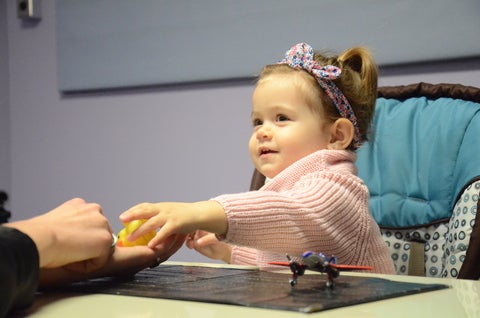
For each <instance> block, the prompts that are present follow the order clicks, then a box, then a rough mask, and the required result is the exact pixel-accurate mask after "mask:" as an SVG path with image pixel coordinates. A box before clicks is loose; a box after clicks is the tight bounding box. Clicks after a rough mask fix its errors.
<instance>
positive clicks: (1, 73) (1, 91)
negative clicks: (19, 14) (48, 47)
mask: <svg viewBox="0 0 480 318" xmlns="http://www.w3.org/2000/svg"><path fill="white" fill-rule="evenodd" d="M6 16H7V1H0V190H10V151H9V149H10V148H9V145H10V121H9V108H8V105H9V101H8V96H9V92H8V89H9V82H8V74H9V72H8V46H7V43H8V42H7V19H6V18H5V17H6Z"/></svg>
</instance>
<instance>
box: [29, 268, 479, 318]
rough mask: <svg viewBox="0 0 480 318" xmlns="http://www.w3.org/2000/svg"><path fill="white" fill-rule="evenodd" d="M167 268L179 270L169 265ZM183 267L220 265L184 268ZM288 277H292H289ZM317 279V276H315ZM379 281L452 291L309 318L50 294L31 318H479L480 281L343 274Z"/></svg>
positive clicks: (147, 300) (163, 301) (194, 304)
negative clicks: (436, 285)
mask: <svg viewBox="0 0 480 318" xmlns="http://www.w3.org/2000/svg"><path fill="white" fill-rule="evenodd" d="M165 264H177V263H176V262H166V263H165ZM181 265H184V266H199V265H200V266H214V267H216V266H221V267H225V266H227V267H228V265H219V264H198V263H181ZM286 273H288V272H287V271H286ZM312 274H315V273H312ZM342 275H353V276H374V277H381V278H386V279H391V280H396V281H405V282H416V283H440V284H446V285H449V286H450V287H451V288H447V289H442V290H437V291H431V292H426V293H420V294H415V295H411V296H403V297H397V298H393V299H387V300H381V301H376V302H371V303H366V304H360V305H354V306H349V307H343V308H339V309H333V310H327V311H323V312H318V313H313V314H305V313H298V312H291V311H281V310H270V309H260V308H249V307H242V306H232V305H221V304H210V303H202V302H192V301H179V300H167V299H154V298H144V297H131V296H119V295H106V294H65V293H60V292H59V293H49V294H46V295H39V297H37V300H36V301H35V303H34V305H33V306H32V308H30V310H29V311H28V313H27V316H28V317H49V318H52V317H53V318H54V317H70V318H75V317H82V318H83V317H91V318H95V317H129V318H136V317H138V318H140V317H141V318H150V317H191V318H202V317H205V318H207V317H211V318H213V317H229V318H230V317H249V318H254V317H262V318H269V317H276V318H283V317H309V318H310V317H311V318H317V317H334V318H335V317H409V316H411V317H435V318H439V317H458V318H461V317H468V318H471V317H480V281H470V280H453V279H435V278H426V277H412V276H394V275H373V274H364V273H342ZM286 277H287V276H286Z"/></svg>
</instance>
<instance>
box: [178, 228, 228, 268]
mask: <svg viewBox="0 0 480 318" xmlns="http://www.w3.org/2000/svg"><path fill="white" fill-rule="evenodd" d="M185 245H186V246H187V247H188V248H190V249H195V250H196V251H197V252H199V253H200V254H202V255H204V256H206V257H208V258H211V259H218V260H222V261H224V262H225V263H227V264H228V263H230V255H231V254H232V247H231V246H230V245H229V244H227V243H223V242H220V241H219V240H218V239H217V237H216V236H215V234H213V233H208V232H205V231H196V232H195V233H192V234H190V235H188V236H187V240H186V241H185Z"/></svg>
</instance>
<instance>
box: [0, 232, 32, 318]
mask: <svg viewBox="0 0 480 318" xmlns="http://www.w3.org/2000/svg"><path fill="white" fill-rule="evenodd" d="M38 278H39V255H38V251H37V247H36V245H35V243H34V242H33V240H32V239H31V238H30V237H29V236H28V235H26V234H24V233H22V232H20V231H18V230H16V229H13V228H9V227H5V226H0V282H2V283H1V284H0V295H1V296H0V317H4V316H5V315H6V314H7V313H8V312H9V311H10V310H12V309H14V308H25V307H28V306H30V305H31V304H32V303H33V300H34V296H35V292H36V290H37V287H38Z"/></svg>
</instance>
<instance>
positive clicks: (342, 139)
mask: <svg viewBox="0 0 480 318" xmlns="http://www.w3.org/2000/svg"><path fill="white" fill-rule="evenodd" d="M354 135H355V129H354V128H353V124H352V122H351V121H350V120H348V119H346V118H339V119H337V120H336V121H335V122H334V123H333V124H332V126H331V127H330V142H329V143H328V145H327V149H336V150H343V149H347V148H348V146H350V144H351V143H352V140H353V136H354Z"/></svg>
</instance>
